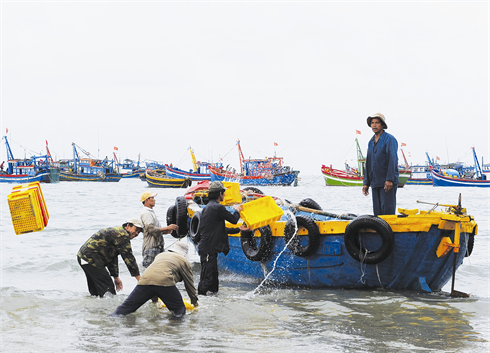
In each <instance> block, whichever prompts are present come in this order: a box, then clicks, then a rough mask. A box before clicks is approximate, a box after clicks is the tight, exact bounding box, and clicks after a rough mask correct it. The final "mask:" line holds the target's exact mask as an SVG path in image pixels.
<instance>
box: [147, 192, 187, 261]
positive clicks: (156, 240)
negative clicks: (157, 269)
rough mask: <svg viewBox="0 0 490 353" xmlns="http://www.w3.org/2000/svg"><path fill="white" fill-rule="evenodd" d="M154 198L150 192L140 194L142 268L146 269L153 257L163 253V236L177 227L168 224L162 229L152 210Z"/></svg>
mask: <svg viewBox="0 0 490 353" xmlns="http://www.w3.org/2000/svg"><path fill="white" fill-rule="evenodd" d="M155 196H157V194H156V193H155V194H152V193H151V192H144V193H143V194H141V202H142V203H143V206H144V207H143V210H142V211H141V223H143V267H145V268H147V267H148V266H150V264H151V263H152V262H153V260H154V259H155V256H157V255H158V254H160V253H162V252H163V246H164V240H163V234H170V233H172V231H173V230H176V229H178V228H179V227H178V226H177V225H176V224H170V225H169V226H168V227H162V226H161V225H160V222H159V221H158V218H157V216H156V214H155V211H154V210H153V207H155Z"/></svg>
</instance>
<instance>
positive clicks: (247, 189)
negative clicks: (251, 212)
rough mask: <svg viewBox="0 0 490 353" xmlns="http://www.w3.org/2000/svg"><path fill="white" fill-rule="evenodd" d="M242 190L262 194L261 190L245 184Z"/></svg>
mask: <svg viewBox="0 0 490 353" xmlns="http://www.w3.org/2000/svg"><path fill="white" fill-rule="evenodd" d="M243 191H252V192H253V193H254V194H259V195H264V193H263V192H262V191H261V190H259V189H257V188H254V187H253V186H247V187H246V188H243Z"/></svg>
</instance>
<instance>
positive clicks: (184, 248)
mask: <svg viewBox="0 0 490 353" xmlns="http://www.w3.org/2000/svg"><path fill="white" fill-rule="evenodd" d="M168 251H171V252H176V253H178V254H180V255H184V256H185V255H187V253H188V252H189V246H188V245H187V244H186V243H182V242H180V241H177V242H175V243H173V244H172V245H170V246H169V247H168Z"/></svg>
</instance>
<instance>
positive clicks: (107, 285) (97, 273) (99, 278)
mask: <svg viewBox="0 0 490 353" xmlns="http://www.w3.org/2000/svg"><path fill="white" fill-rule="evenodd" d="M77 261H78V264H79V265H80V267H81V268H82V270H83V272H85V276H86V277H87V285H88V291H89V292H90V294H91V295H95V296H99V297H103V296H104V294H106V293H107V292H110V293H112V294H114V295H115V294H116V287H115V286H114V281H113V280H112V278H111V276H110V275H109V272H108V271H107V270H106V269H105V268H104V269H101V268H98V267H95V266H93V265H90V264H84V265H82V262H81V259H80V257H78V256H77Z"/></svg>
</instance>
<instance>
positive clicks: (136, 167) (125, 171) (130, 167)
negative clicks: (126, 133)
mask: <svg viewBox="0 0 490 353" xmlns="http://www.w3.org/2000/svg"><path fill="white" fill-rule="evenodd" d="M114 158H116V156H115V155H114ZM116 165H117V167H118V170H120V171H121V177H122V178H123V179H132V178H140V177H141V175H142V174H145V169H144V168H142V167H141V166H140V159H139V156H138V161H137V162H135V161H133V160H131V159H125V160H124V161H123V162H122V163H117V164H116Z"/></svg>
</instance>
